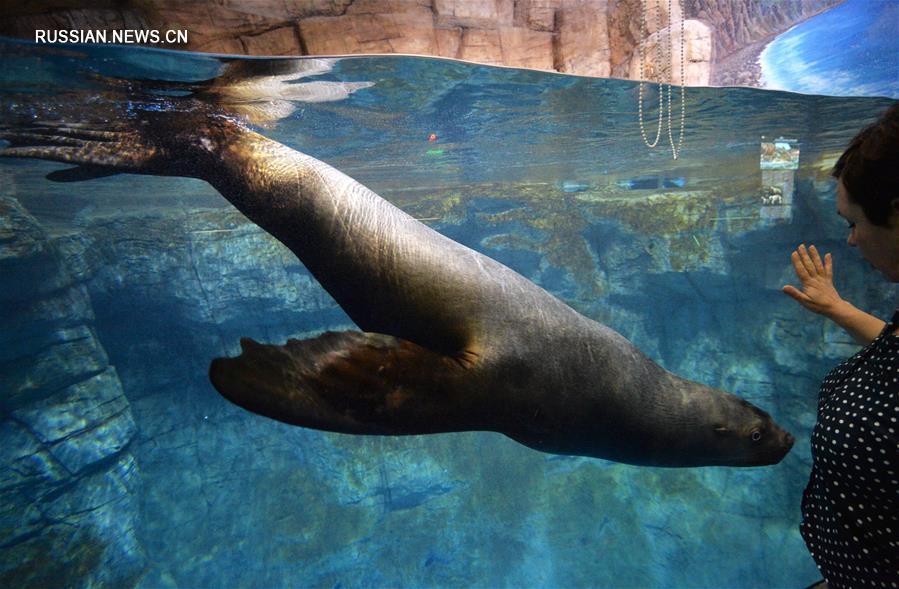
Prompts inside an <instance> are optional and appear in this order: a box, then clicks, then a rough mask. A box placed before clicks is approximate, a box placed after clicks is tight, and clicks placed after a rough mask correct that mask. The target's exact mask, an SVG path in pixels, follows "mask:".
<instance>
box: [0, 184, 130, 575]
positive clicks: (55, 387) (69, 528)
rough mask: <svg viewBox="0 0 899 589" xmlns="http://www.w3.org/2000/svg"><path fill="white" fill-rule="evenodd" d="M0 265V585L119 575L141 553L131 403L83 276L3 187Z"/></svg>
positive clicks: (0, 214)
mask: <svg viewBox="0 0 899 589" xmlns="http://www.w3.org/2000/svg"><path fill="white" fill-rule="evenodd" d="M0 276H2V277H3V279H2V281H0V305H2V306H3V307H4V312H3V313H2V314H0V391H2V396H0V440H2V444H0V464H2V467H0V549H2V552H3V558H2V559H0V586H3V587H22V588H26V587H35V588H38V587H41V588H42V587H63V586H69V587H74V586H84V587H89V586H98V587H127V586H130V585H132V584H133V583H134V582H135V581H136V580H137V578H138V577H139V576H140V574H141V572H142V570H143V568H144V566H145V564H146V563H145V561H144V553H143V551H142V549H141V547H140V545H139V543H138V541H137V538H136V534H135V523H136V520H137V518H138V509H137V498H138V496H139V493H138V491H139V487H140V482H141V480H140V473H139V470H138V467H137V465H136V463H135V460H134V456H133V455H132V454H131V451H130V443H131V441H132V439H133V438H134V436H135V433H136V426H135V423H134V419H133V418H132V414H131V406H130V404H129V402H128V400H127V399H126V398H125V395H124V393H123V390H122V385H121V382H120V381H119V377H118V374H117V372H116V369H115V367H114V366H111V365H110V363H109V361H108V357H107V354H106V351H105V350H104V348H103V346H102V345H101V344H100V342H99V341H98V339H97V336H96V333H95V329H94V313H93V309H92V306H91V302H90V299H89V297H88V294H87V292H86V289H85V287H84V285H83V284H80V283H78V282H77V281H76V280H75V279H74V278H73V276H72V275H71V273H69V272H68V270H67V268H66V267H65V266H64V264H63V262H62V259H61V257H60V255H59V252H58V251H57V249H56V248H55V247H54V246H53V244H52V243H51V242H50V240H49V238H48V236H47V235H46V233H45V232H44V230H43V229H42V228H41V227H40V225H39V224H38V223H37V221H36V220H35V219H34V218H33V217H32V216H31V215H29V214H28V212H27V211H25V209H24V208H22V206H21V205H20V204H19V203H18V202H17V201H16V200H15V199H12V198H7V197H3V198H0Z"/></svg>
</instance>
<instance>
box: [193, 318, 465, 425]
mask: <svg viewBox="0 0 899 589" xmlns="http://www.w3.org/2000/svg"><path fill="white" fill-rule="evenodd" d="M241 348H242V353H241V355H240V356H238V357H236V358H217V359H215V360H213V361H212V364H211V366H210V368H209V377H210V380H211V381H212V384H213V386H215V388H216V389H217V390H218V391H219V393H221V394H222V395H223V396H224V397H225V398H227V399H228V400H230V401H232V402H233V403H235V404H237V405H239V406H241V407H243V408H245V409H248V410H249V411H252V412H254V413H259V414H260V415H265V416H266V417H270V418H272V419H277V420H278V421H283V422H286V423H290V424H294V425H300V426H303V427H310V428H314V429H323V430H329V431H336V432H343V433H354V434H388V435H403V434H425V433H437V432H447V431H460V430H464V429H468V427H467V425H466V422H465V418H464V415H463V416H462V417H461V418H460V414H461V413H462V407H461V406H460V403H459V399H458V398H457V397H458V395H457V393H456V392H455V391H457V390H458V388H457V387H456V384H457V383H458V382H459V380H460V379H463V378H465V377H466V376H467V375H468V371H469V370H472V368H469V367H466V365H465V364H464V363H460V362H457V361H456V360H455V359H453V358H451V357H449V356H445V355H443V354H438V353H435V352H432V351H430V350H427V349H425V348H423V347H421V346H418V345H416V344H414V343H411V342H409V341H406V340H402V339H398V338H395V337H392V336H387V335H381V334H376V333H360V332H355V331H346V332H339V333H335V332H327V333H324V334H322V335H320V336H318V337H316V338H313V339H306V340H289V341H288V342H287V344H285V345H283V346H277V345H268V344H260V343H257V342H255V341H253V340H251V339H242V340H241ZM462 405H464V404H462Z"/></svg>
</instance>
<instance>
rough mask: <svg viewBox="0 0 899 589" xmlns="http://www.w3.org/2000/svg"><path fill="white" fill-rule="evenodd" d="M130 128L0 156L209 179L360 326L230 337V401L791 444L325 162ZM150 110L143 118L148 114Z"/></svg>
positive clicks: (166, 121) (349, 415)
mask: <svg viewBox="0 0 899 589" xmlns="http://www.w3.org/2000/svg"><path fill="white" fill-rule="evenodd" d="M143 116H144V117H145V120H142V121H137V122H135V123H134V124H132V125H131V126H130V127H129V128H128V129H125V130H118V129H105V130H96V129H91V130H89V129H86V128H82V127H73V126H59V125H57V126H32V127H30V128H26V129H19V130H17V131H15V132H12V131H7V132H4V133H0V137H3V138H5V139H7V140H9V141H10V142H11V144H12V145H11V147H8V148H6V149H3V150H0V155H6V156H20V157H40V158H45V159H54V160H59V161H67V162H74V163H79V164H89V165H94V166H96V165H100V166H104V167H106V168H105V169H110V168H111V169H115V170H120V171H131V172H139V173H149V174H161V175H184V176H193V177H198V178H202V179H204V180H207V181H208V182H209V183H211V184H212V185H213V186H214V187H215V188H216V189H217V190H218V191H219V192H221V193H222V194H223V195H224V196H225V198H227V199H228V200H229V201H230V202H231V203H233V204H234V206H236V207H237V208H238V209H240V210H241V211H242V212H243V213H244V214H245V215H246V216H247V217H249V218H250V219H251V220H252V221H253V222H255V223H257V224H258V225H260V226H261V227H262V228H263V229H265V230H266V231H268V232H269V233H271V234H272V235H274V236H275V237H276V238H277V239H279V240H280V241H281V242H282V243H284V244H285V245H286V246H287V247H289V248H290V249H291V250H292V251H293V252H294V253H295V254H296V255H297V256H298V257H299V258H300V259H301V260H302V261H303V263H304V264H305V265H306V267H307V268H308V269H309V270H310V272H312V274H313V275H314V276H315V277H316V278H317V279H318V280H319V281H320V282H321V284H322V285H323V286H324V287H325V289H326V290H327V291H328V292H329V293H331V295H332V296H333V297H334V299H335V300H336V301H337V302H338V303H339V304H340V306H341V307H342V308H343V309H344V310H345V311H346V312H347V313H348V314H349V316H350V317H351V318H352V319H353V320H354V321H355V322H356V324H357V325H358V326H359V327H360V328H362V329H363V330H364V333H361V332H344V333H325V334H323V335H321V336H319V337H317V338H314V339H308V340H302V341H296V340H290V341H288V342H287V344H286V345H283V346H276V345H263V344H258V343H255V342H253V341H250V340H244V341H242V342H241V345H242V348H243V353H242V354H241V355H240V356H239V357H237V358H230V359H217V360H214V361H213V362H212V366H211V368H210V377H211V379H212V382H213V384H214V385H215V387H216V388H217V389H218V390H219V392H221V393H222V394H223V395H224V396H225V397H227V398H228V399H230V400H231V401H233V402H235V403H237V404H238V405H241V406H242V407H245V408H247V409H249V410H250V411H254V412H256V413H260V414H262V415H266V416H268V417H271V418H274V419H278V420H281V421H285V422H287V423H292V424H297V425H301V426H306V427H312V428H317V429H323V430H330V431H336V432H346V433H354V434H424V433H435V432H450V431H462V430H489V431H497V432H502V433H504V434H506V435H508V436H510V437H511V438H513V439H515V440H517V441H519V442H521V443H522V444H525V445H527V446H530V447H532V448H536V449H539V450H544V451H547V452H556V453H562V454H580V455H586V456H596V457H600V458H606V459H610V460H616V461H621V462H628V463H634V464H647V465H660V466H696V465H714V464H723V465H741V466H744V465H764V464H772V463H776V462H778V461H780V460H781V459H782V458H783V456H784V455H785V454H786V452H787V451H788V450H789V449H790V447H791V445H792V443H793V439H792V437H791V436H790V435H789V434H788V433H786V432H784V431H783V430H781V429H780V428H779V427H778V426H777V425H776V424H775V423H774V422H773V421H772V420H771V418H770V417H769V416H768V414H766V413H764V412H762V411H760V410H759V409H757V408H756V407H754V406H752V405H750V404H749V403H747V402H745V401H743V400H741V399H740V398H738V397H736V396H733V395H730V394H728V393H725V392H723V391H719V390H716V389H712V388H709V387H707V386H704V385H701V384H698V383H695V382H691V381H688V380H684V379H681V378H679V377H677V376H674V375H673V374H671V373H669V372H667V371H665V370H663V369H662V368H661V367H659V366H658V365H657V364H655V363H654V362H652V361H651V360H649V359H648V358H646V357H645V356H644V355H643V354H641V353H640V352H639V351H638V350H637V349H636V348H634V346H633V345H631V344H630V343H629V342H628V341H627V340H625V339H624V338H623V337H622V336H621V335H619V334H618V333H616V332H614V331H612V330H611V329H609V328H608V327H605V326H603V325H600V324H599V323H596V322H595V321H592V320H590V319H588V318H586V317H584V316H582V315H580V314H578V313H577V312H575V311H574V310H573V309H571V308H570V307H568V306H567V305H565V304H564V303H562V302H561V301H559V300H558V299H556V298H555V297H553V296H552V295H550V294H549V293H547V292H546V291H544V290H543V289H542V288H540V287H538V286H536V285H535V284H533V283H532V282H530V281H528V280H527V279H525V278H524V277H522V276H520V275H519V274H517V273H515V272H513V271H512V270H510V269H509V268H507V267H505V266H503V265H502V264H500V263H498V262H496V261H494V260H492V259H490V258H488V257H486V256H483V255H481V254H479V253H477V252H475V251H473V250H471V249H469V248H467V247H464V246H462V245H460V244H458V243H456V242H454V241H452V240H450V239H448V238H447V237H444V236H443V235H441V234H439V233H437V232H436V231H433V230H432V229H430V228H428V227H426V226H425V225H423V224H421V223H419V222H417V221H416V220H414V219H413V218H412V217H410V216H409V215H407V214H405V213H404V212H402V211H401V210H399V209H397V208H396V207H394V206H393V205H391V204H390V203H388V202H387V201H385V200H383V199H382V198H380V197H379V196H378V195H376V194H375V193H373V192H372V191H370V190H368V189H367V188H365V187H364V186H362V185H360V184H358V183H357V182H355V181H354V180H352V179H351V178H349V177H347V176H345V175H344V174H342V173H341V172H339V171H337V170H335V169H334V168H331V167H330V166H328V165H326V164H324V163H322V162H320V161H318V160H316V159H314V158H312V157H310V156H308V155H304V154H302V153H298V152H296V151H294V150H292V149H289V148H288V147H285V146H284V145H281V144H279V143H277V142H275V141H271V140H269V139H267V138H265V137H263V136H261V135H258V134H256V133H254V132H251V131H248V130H246V129H244V128H242V127H241V126H239V125H237V124H235V123H234V122H232V121H230V120H228V119H224V118H217V117H206V116H202V117H201V116H200V115H195V116H196V118H197V119H198V120H196V121H193V120H191V121H188V120H185V117H186V115H185V114H184V113H181V114H180V115H179V117H178V118H177V119H176V117H173V116H167V115H166V113H152V112H147V113H144V115H143ZM150 117H155V118H154V119H150Z"/></svg>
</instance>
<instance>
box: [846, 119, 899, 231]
mask: <svg viewBox="0 0 899 589" xmlns="http://www.w3.org/2000/svg"><path fill="white" fill-rule="evenodd" d="M832 174H833V177H834V178H839V179H840V180H842V181H843V186H845V187H846V192H847V193H848V196H849V199H850V200H852V201H853V202H855V203H857V204H858V205H859V206H860V207H861V208H862V211H864V213H865V216H866V217H868V220H869V221H871V223H873V224H874V225H880V226H882V227H886V226H887V225H889V224H890V218H891V217H892V216H893V213H894V211H895V209H894V208H893V201H894V200H897V199H899V103H896V104H893V106H891V107H890V108H888V109H887V111H886V112H885V113H884V114H883V116H882V117H880V118H879V119H878V120H877V122H875V123H874V124H872V125H869V126H867V127H865V128H864V129H862V130H861V131H859V133H858V135H856V136H855V137H854V138H853V139H852V141H851V142H849V147H847V148H846V151H844V152H843V155H841V156H840V159H838V160H837V163H836V164H835V165H834V167H833V173H832Z"/></svg>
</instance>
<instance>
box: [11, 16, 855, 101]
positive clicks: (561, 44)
mask: <svg viewBox="0 0 899 589" xmlns="http://www.w3.org/2000/svg"><path fill="white" fill-rule="evenodd" d="M644 2H645V4H646V5H647V10H648V14H647V16H648V18H647V19H646V34H647V35H649V40H648V43H647V46H646V49H647V51H646V53H647V61H648V64H649V65H648V72H649V73H648V74H647V76H646V77H647V79H654V74H655V73H656V72H659V71H661V72H662V73H664V72H666V68H664V67H662V68H659V67H657V66H656V65H655V64H654V63H653V62H654V61H656V58H655V52H656V45H657V43H658V42H659V40H661V41H662V42H663V51H664V49H665V48H667V47H668V44H669V43H670V44H671V46H672V47H673V48H674V50H673V52H672V55H673V59H674V68H673V70H674V71H673V72H672V74H673V76H672V77H673V80H674V82H676V83H677V82H680V70H681V68H680V59H681V58H680V44H679V40H680V27H679V23H680V18H681V16H683V17H684V18H685V19H686V20H685V22H684V38H685V42H684V59H685V60H686V62H687V63H686V64H684V79H685V81H686V83H687V84H689V85H706V84H712V85H751V86H756V85H758V77H759V70H758V66H757V65H756V58H757V57H758V54H759V52H760V50H761V49H762V47H763V46H764V44H765V42H767V41H768V40H770V39H771V38H773V37H774V36H775V35H777V34H779V33H782V32H784V31H786V30H787V29H789V28H790V27H792V26H793V25H795V24H796V23H798V22H800V21H802V20H805V19H807V18H809V17H811V16H813V15H815V14H817V13H819V12H821V11H823V10H827V9H828V8H831V7H833V6H835V5H837V4H839V3H840V2H841V0H777V1H774V0H681V1H680V2H677V1H675V2H673V3H671V12H672V13H673V14H671V15H669V14H668V12H669V2H667V1H664V0H662V1H656V0H644ZM87 6H90V7H87ZM657 6H658V8H659V10H661V14H659V15H658V18H656V13H655V10H656V7H657ZM681 7H682V10H683V13H681ZM641 10H642V8H641V0H255V1H252V2H245V1H241V0H196V1H192V2H181V1H177V0H155V1H154V0H143V1H140V0H124V1H116V0H100V1H97V2H89V3H86V2H79V1H77V0H38V1H30V0H7V1H6V2H4V7H3V8H2V9H0V34H2V35H7V36H13V37H23V38H28V39H33V38H34V31H35V30H36V29H50V30H52V29H57V30H59V29H65V30H69V29H157V30H166V29H187V30H188V31H189V41H188V43H187V44H186V45H183V46H172V45H168V46H167V47H168V48H170V49H187V50H191V51H204V52H210V53H231V54H240V55H337V54H356V53H411V54H419V55H432V56H441V57H451V58H457V59H465V60H471V61H476V62H480V63H486V64H497V65H506V66H516V67H529V68H538V69H543V70H556V71H559V72H567V73H573V74H580V75H591V76H603V77H608V76H612V77H617V78H630V79H637V78H638V76H639V62H638V60H637V59H636V57H637V54H638V52H637V51H636V47H637V43H638V40H639V36H640V14H641ZM671 23H674V25H675V26H674V27H671V26H670V25H671ZM662 61H663V62H664V63H667V62H668V59H667V57H663V59H662Z"/></svg>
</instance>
